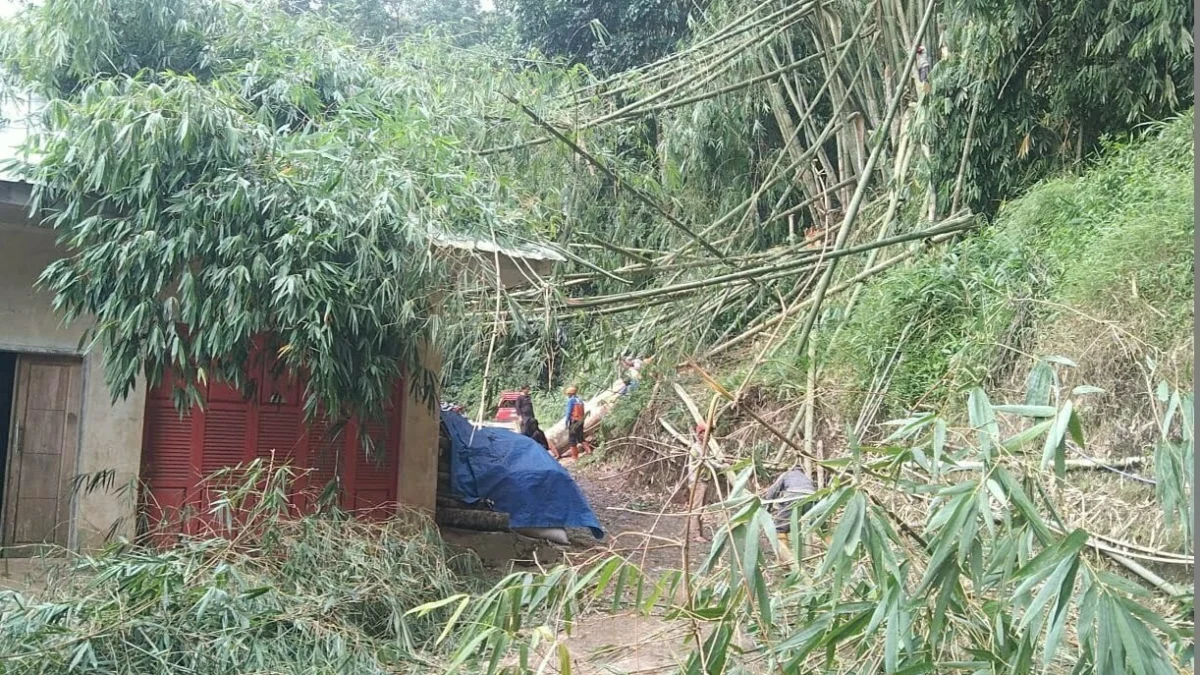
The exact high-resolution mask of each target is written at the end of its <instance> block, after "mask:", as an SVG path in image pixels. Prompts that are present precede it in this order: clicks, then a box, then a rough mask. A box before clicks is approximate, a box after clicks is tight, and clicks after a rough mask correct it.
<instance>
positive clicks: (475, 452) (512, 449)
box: [442, 411, 604, 539]
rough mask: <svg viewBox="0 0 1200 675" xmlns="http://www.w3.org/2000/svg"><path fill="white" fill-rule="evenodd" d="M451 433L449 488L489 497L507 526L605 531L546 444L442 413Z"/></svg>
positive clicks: (467, 497)
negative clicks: (502, 515)
mask: <svg viewBox="0 0 1200 675" xmlns="http://www.w3.org/2000/svg"><path fill="white" fill-rule="evenodd" d="M442 424H444V425H445V427H446V432H447V433H448V434H449V436H450V489H451V490H452V491H453V492H454V494H455V496H456V497H458V498H460V499H462V500H463V501H464V502H466V503H468V504H474V503H476V502H478V501H480V500H488V501H490V502H491V503H492V505H493V506H494V508H495V509H496V510H497V511H503V512H504V513H507V514H508V524H509V527H511V528H513V529H521V528H541V527H547V528H548V527H562V528H569V527H586V528H587V529H589V530H591V532H592V534H593V535H594V536H595V537H596V538H597V539H600V538H602V537H603V536H604V531H603V530H602V529H600V522H599V521H598V520H596V514H595V513H592V507H590V506H588V503H587V499H586V498H585V497H584V496H583V491H581V490H580V489H579V486H578V485H577V484H576V483H575V480H574V479H573V478H571V474H569V473H567V470H566V469H565V468H563V466H562V465H561V464H559V463H558V461H557V460H555V459H554V458H553V457H551V456H550V455H549V453H547V452H546V450H545V449H544V448H542V446H540V445H538V444H537V442H535V441H534V440H533V439H531V438H529V437H527V436H522V435H521V434H518V433H516V432H515V431H510V430H508V429H498V428H494V427H481V428H477V427H475V426H474V425H473V424H471V422H470V421H469V420H467V419H466V418H465V417H463V416H462V415H459V414H457V413H454V412H446V411H443V412H442Z"/></svg>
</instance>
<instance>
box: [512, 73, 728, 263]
mask: <svg viewBox="0 0 1200 675" xmlns="http://www.w3.org/2000/svg"><path fill="white" fill-rule="evenodd" d="M504 98H506V99H508V100H509V102H511V103H512V104H513V105H515V106H517V107H518V108H520V109H521V111H522V112H524V113H525V114H526V115H528V116H529V117H530V119H532V120H533V121H534V122H535V123H536V124H537V125H538V126H540V127H542V128H543V129H545V130H546V131H549V132H550V133H551V134H552V135H553V136H554V137H555V138H557V139H558V140H559V141H561V142H562V143H563V144H565V145H566V146H567V147H569V148H571V150H572V151H573V152H574V153H575V154H577V155H579V156H580V157H582V158H583V159H585V160H586V161H587V162H588V163H589V164H591V165H592V166H594V167H596V168H597V169H599V170H600V171H601V172H603V173H604V175H606V176H608V177H609V178H610V179H611V180H612V181H613V182H615V183H617V184H619V185H624V186H625V188H626V189H627V190H629V192H630V194H632V195H633V196H634V197H636V198H637V199H638V201H640V202H642V203H643V204H645V205H646V206H649V207H650V208H652V209H654V210H655V211H657V212H658V213H659V214H660V215H662V217H663V218H666V219H667V222H669V223H671V224H672V225H674V226H675V227H677V228H679V229H680V230H682V231H683V232H684V233H685V234H687V235H688V236H689V237H691V238H692V240H694V241H695V242H696V243H698V244H700V245H701V246H703V247H704V249H705V250H707V251H708V252H709V253H712V254H713V255H715V256H716V257H717V258H719V259H721V260H722V261H724V262H726V263H728V262H729V261H728V260H726V258H725V256H724V255H723V254H722V253H721V252H720V251H718V250H717V249H716V248H714V247H713V245H712V244H710V243H708V242H707V241H705V240H704V239H702V238H700V236H699V235H697V234H696V233H695V232H693V231H692V229H691V228H690V227H688V226H687V225H686V224H685V223H684V222H683V221H681V220H679V219H678V218H676V217H675V216H673V215H671V214H670V213H668V212H667V210H666V209H664V208H663V207H662V206H660V205H659V203H658V202H656V201H655V200H654V199H653V198H651V197H650V196H649V195H647V194H646V193H644V192H642V191H641V190H639V189H638V188H637V187H635V186H633V185H630V184H629V183H628V182H627V181H624V180H622V179H621V177H620V176H619V175H617V173H616V172H614V171H613V170H612V169H610V168H608V167H607V166H605V165H604V163H603V162H601V161H600V160H598V159H596V158H595V157H593V156H592V155H591V154H589V153H588V152H587V151H586V150H584V149H583V148H581V147H579V146H578V145H577V144H576V143H575V141H572V140H571V139H569V138H567V137H566V136H565V135H563V134H562V132H560V131H559V130H558V129H555V128H554V127H553V126H551V125H550V124H548V123H547V122H546V121H545V120H543V119H542V118H541V117H539V116H538V114H537V113H535V112H533V111H532V110H530V109H529V108H528V107H526V106H525V105H524V104H523V103H521V102H520V101H518V100H517V99H516V98H513V97H512V96H509V95H508V94H505V95H504ZM729 264H732V263H729Z"/></svg>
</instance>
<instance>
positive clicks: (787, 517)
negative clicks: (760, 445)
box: [763, 466, 816, 567]
mask: <svg viewBox="0 0 1200 675" xmlns="http://www.w3.org/2000/svg"><path fill="white" fill-rule="evenodd" d="M814 492H816V486H814V485H813V482H812V479H811V478H809V477H808V474H806V473H804V471H803V470H801V469H800V467H797V466H794V467H792V468H791V469H789V470H788V471H786V472H784V473H783V475H781V476H780V477H779V478H778V479H776V481H775V482H774V483H773V484H772V485H771V487H769V488H767V492H766V494H765V495H763V499H764V500H765V501H767V502H774V503H775V504H774V506H775V537H776V539H777V544H776V545H777V548H776V552H777V553H778V555H779V557H780V559H782V560H786V561H787V562H788V563H789V564H791V565H792V566H793V567H796V566H797V562H796V560H795V558H794V557H793V556H792V555H791V547H790V546H789V545H788V533H789V532H790V531H791V529H792V511H794V510H796V506H797V505H798V504H801V503H802V502H804V500H805V499H807V498H808V497H810V496H812V494H813V493H814ZM810 508H812V503H804V504H803V506H801V508H800V510H799V511H800V515H801V516H803V515H804V514H805V513H806V512H808V510H809V509H810Z"/></svg>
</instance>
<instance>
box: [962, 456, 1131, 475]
mask: <svg viewBox="0 0 1200 675" xmlns="http://www.w3.org/2000/svg"><path fill="white" fill-rule="evenodd" d="M1145 461H1146V460H1145V458H1144V457H1121V458H1119V459H1110V460H1105V461H1099V460H1094V459H1068V460H1066V468H1067V469H1068V470H1071V469H1128V468H1132V467H1137V466H1141V465H1142V464H1144V463H1145ZM983 468H984V465H983V462H957V463H955V464H950V463H947V462H943V463H942V467H941V471H942V472H943V473H947V472H950V471H980V470H982V469H983Z"/></svg>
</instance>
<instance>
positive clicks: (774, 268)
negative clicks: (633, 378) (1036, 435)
mask: <svg viewBox="0 0 1200 675" xmlns="http://www.w3.org/2000/svg"><path fill="white" fill-rule="evenodd" d="M970 226H971V224H970V221H969V219H967V218H957V219H954V220H952V221H949V222H944V223H942V224H940V225H938V226H937V227H933V228H929V229H926V230H921V231H919V232H909V233H906V234H901V235H896V236H894V237H888V238H887V239H882V240H878V241H873V242H868V243H866V244H860V245H858V246H849V247H843V248H842V249H841V250H839V251H832V252H829V253H825V252H824V251H823V250H822V251H815V252H805V253H804V254H803V255H800V256H797V257H796V258H795V259H794V260H790V261H787V262H784V263H777V264H774V265H762V266H759V267H753V268H750V269H745V270H740V271H737V272H730V273H729V274H722V275H720V276H715V277H709V278H707V279H697V280H695V281H687V282H684V283H681V284H675V285H673V286H662V287H659V288H647V289H645V290H641V291H631V292H629V293H615V294H611V295H601V296H597V297H594V298H580V299H568V300H567V301H566V306H567V308H569V309H575V308H583V307H600V306H603V305H609V304H614V303H618V302H627V301H630V300H637V299H642V298H653V297H656V296H661V295H666V294H671V293H682V292H684V291H693V290H698V289H701V288H705V287H708V286H717V285H720V284H725V283H729V282H732V281H740V280H746V281H747V282H750V281H753V280H755V279H759V280H762V277H763V276H764V275H769V274H781V273H783V272H790V273H798V272H801V271H804V270H805V269H807V268H809V267H813V266H815V265H816V264H818V263H819V262H821V261H822V260H824V261H826V262H828V261H832V260H836V259H838V258H844V257H846V256H851V255H856V254H858V253H863V252H865V251H871V250H874V249H877V248H882V247H884V246H893V245H895V244H902V243H905V242H910V241H919V240H922V239H934V238H936V237H938V236H939V235H947V234H955V233H958V232H959V231H961V230H965V229H967V228H969V227H970ZM788 276H790V275H788Z"/></svg>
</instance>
